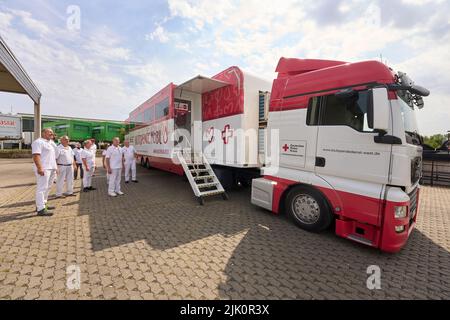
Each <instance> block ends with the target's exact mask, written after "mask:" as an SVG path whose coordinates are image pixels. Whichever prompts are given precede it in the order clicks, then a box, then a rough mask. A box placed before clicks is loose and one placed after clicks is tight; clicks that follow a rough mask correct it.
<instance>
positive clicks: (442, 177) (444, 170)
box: [421, 160, 450, 186]
mask: <svg viewBox="0 0 450 320" xmlns="http://www.w3.org/2000/svg"><path fill="white" fill-rule="evenodd" d="M421 184H427V185H431V186H450V161H442V160H424V162H423V167H422V180H421Z"/></svg>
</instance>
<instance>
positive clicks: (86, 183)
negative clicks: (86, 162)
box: [83, 167, 93, 188]
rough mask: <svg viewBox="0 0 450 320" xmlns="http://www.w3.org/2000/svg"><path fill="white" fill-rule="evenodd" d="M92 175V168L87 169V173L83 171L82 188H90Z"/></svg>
mask: <svg viewBox="0 0 450 320" xmlns="http://www.w3.org/2000/svg"><path fill="white" fill-rule="evenodd" d="M92 175H93V170H92V167H90V168H89V171H87V170H84V175H83V188H89V187H92Z"/></svg>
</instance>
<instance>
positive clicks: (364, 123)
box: [307, 91, 373, 132]
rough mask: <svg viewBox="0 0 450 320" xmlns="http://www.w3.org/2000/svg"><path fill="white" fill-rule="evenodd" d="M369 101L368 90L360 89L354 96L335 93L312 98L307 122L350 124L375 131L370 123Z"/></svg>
mask: <svg viewBox="0 0 450 320" xmlns="http://www.w3.org/2000/svg"><path fill="white" fill-rule="evenodd" d="M368 101H369V93H368V91H359V92H358V94H357V95H355V96H354V97H347V98H339V97H336V96H335V95H334V94H331V95H327V96H323V97H320V98H311V99H310V103H309V106H308V113H307V124H308V125H322V126H348V127H351V128H353V129H355V130H357V131H361V132H373V129H370V128H369V125H368V118H367V111H368Z"/></svg>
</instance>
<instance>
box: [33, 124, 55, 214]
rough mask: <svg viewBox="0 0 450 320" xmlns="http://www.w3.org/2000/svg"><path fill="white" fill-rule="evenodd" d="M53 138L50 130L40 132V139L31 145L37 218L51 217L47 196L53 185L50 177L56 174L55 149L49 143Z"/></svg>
mask: <svg viewBox="0 0 450 320" xmlns="http://www.w3.org/2000/svg"><path fill="white" fill-rule="evenodd" d="M52 137H53V131H52V129H49V128H47V129H44V130H42V138H39V139H36V140H35V141H34V142H33V143H32V145H31V149H32V154H33V163H34V166H33V169H34V172H35V174H36V184H37V186H36V211H37V214H38V216H52V215H53V213H51V212H50V211H48V210H52V209H54V207H50V206H47V200H48V194H49V192H50V188H51V186H52V184H53V180H52V177H54V174H55V172H56V168H57V166H56V155H55V148H54V147H53V146H52V144H51V143H50V140H51V139H52Z"/></svg>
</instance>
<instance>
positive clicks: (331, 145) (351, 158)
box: [307, 91, 391, 225]
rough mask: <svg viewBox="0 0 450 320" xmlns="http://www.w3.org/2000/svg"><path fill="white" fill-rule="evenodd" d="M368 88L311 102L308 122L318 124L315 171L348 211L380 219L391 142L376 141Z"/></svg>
mask: <svg viewBox="0 0 450 320" xmlns="http://www.w3.org/2000/svg"><path fill="white" fill-rule="evenodd" d="M368 95H369V92H368V91H360V92H359V93H358V94H357V95H356V96H355V97H349V98H340V97H336V96H335V95H334V94H332V95H326V96H322V97H319V99H315V101H316V103H313V104H310V106H309V108H310V110H308V113H309V114H310V115H316V116H310V117H308V119H307V121H310V122H311V121H316V123H309V125H317V126H318V129H319V130H318V134H317V146H316V163H315V172H316V174H317V175H318V176H320V177H321V178H323V179H324V180H326V181H327V182H328V183H329V184H330V185H331V186H332V187H333V188H334V189H335V190H336V192H337V193H338V194H339V196H340V198H341V200H342V202H343V206H344V208H343V214H344V215H347V216H349V217H352V216H354V217H357V218H358V220H359V221H361V222H366V223H371V224H374V225H377V224H379V221H380V220H379V211H380V210H379V209H380V204H381V201H380V200H381V199H382V198H383V196H382V190H383V186H384V185H386V184H387V183H388V177H389V164H390V154H391V146H390V145H387V144H378V143H375V142H374V136H376V135H377V133H376V132H374V131H373V130H372V129H370V128H369V127H368V119H367V106H368V101H369V100H368Z"/></svg>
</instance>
